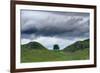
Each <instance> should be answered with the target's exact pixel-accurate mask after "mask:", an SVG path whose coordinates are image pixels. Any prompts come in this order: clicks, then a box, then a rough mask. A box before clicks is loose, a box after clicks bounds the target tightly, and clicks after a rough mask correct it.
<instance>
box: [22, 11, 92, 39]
mask: <svg viewBox="0 0 100 73" xmlns="http://www.w3.org/2000/svg"><path fill="white" fill-rule="evenodd" d="M89 22H90V19H89V13H75V12H50V11H29V10H21V38H28V39H30V38H31V37H32V36H35V37H32V38H33V39H35V38H37V37H40V36H46V37H59V38H75V37H77V38H78V37H83V38H84V37H87V38H88V37H89V24H90V23H89Z"/></svg>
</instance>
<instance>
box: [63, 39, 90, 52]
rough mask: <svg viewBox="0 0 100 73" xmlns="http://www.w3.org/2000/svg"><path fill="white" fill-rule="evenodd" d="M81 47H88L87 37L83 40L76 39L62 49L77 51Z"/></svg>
mask: <svg viewBox="0 0 100 73" xmlns="http://www.w3.org/2000/svg"><path fill="white" fill-rule="evenodd" d="M83 49H89V39H86V40H83V41H77V42H75V43H73V44H71V45H69V46H67V47H65V48H64V51H70V52H74V51H78V50H83Z"/></svg>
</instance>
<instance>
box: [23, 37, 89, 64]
mask: <svg viewBox="0 0 100 73" xmlns="http://www.w3.org/2000/svg"><path fill="white" fill-rule="evenodd" d="M85 59H89V39H87V40H84V41H77V42H75V43H73V44H71V45H70V46H68V47H66V48H64V50H48V49H47V48H45V47H44V46H43V45H42V44H40V43H38V42H30V43H28V44H24V45H21V62H22V63H23V62H24V63H26V62H47V61H68V60H85Z"/></svg>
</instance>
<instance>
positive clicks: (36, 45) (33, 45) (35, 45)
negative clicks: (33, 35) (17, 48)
mask: <svg viewBox="0 0 100 73" xmlns="http://www.w3.org/2000/svg"><path fill="white" fill-rule="evenodd" d="M21 47H22V48H28V49H47V48H45V47H44V46H43V45H41V44H40V43H38V42H30V43H28V44H24V45H21Z"/></svg>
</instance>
